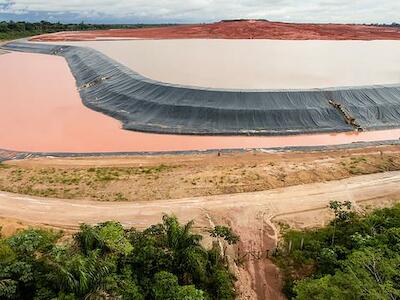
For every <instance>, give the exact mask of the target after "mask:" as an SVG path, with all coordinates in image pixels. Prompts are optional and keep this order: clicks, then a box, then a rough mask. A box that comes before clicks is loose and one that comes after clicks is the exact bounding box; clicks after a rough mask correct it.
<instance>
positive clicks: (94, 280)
mask: <svg viewBox="0 0 400 300" xmlns="http://www.w3.org/2000/svg"><path fill="white" fill-rule="evenodd" d="M45 261H46V264H47V265H48V267H49V273H48V275H47V279H48V280H49V281H50V282H53V284H54V285H55V286H56V287H57V290H59V291H60V292H64V293H74V294H75V295H76V296H79V297H82V299H93V297H94V296H96V295H102V294H105V293H106V291H105V280H106V278H107V276H108V275H110V274H111V273H112V265H111V263H110V262H107V261H105V260H104V259H102V258H101V257H100V255H99V251H91V252H89V253H88V254H87V255H86V256H84V255H81V254H72V253H71V251H66V250H64V249H61V250H60V251H56V253H54V254H53V255H49V256H47V257H46V258H45Z"/></svg>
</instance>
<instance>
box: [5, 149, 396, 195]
mask: <svg viewBox="0 0 400 300" xmlns="http://www.w3.org/2000/svg"><path fill="white" fill-rule="evenodd" d="M395 170H400V146H383V147H371V148H367V149H353V150H337V151H322V152H288V153H265V152H262V151H249V152H245V153H232V154H228V153H223V154H221V156H218V155H217V153H214V154H204V155H202V154H193V155H162V156H126V157H93V158H90V157H89V158H85V157H83V158H37V159H27V160H12V161H8V162H5V163H3V164H1V165H0V190H3V191H8V192H13V193H21V194H28V195H33V196H46V197H55V198H69V199H85V200H101V201H150V200H154V199H176V198H186V197H195V196H208V195H218V194H232V193H243V192H255V191H262V190H270V189H274V188H280V187H285V186H293V185H300V184H307V183H313V182H324V181H332V180H337V179H342V178H347V177H351V176H355V175H362V174H372V173H379V172H385V171H395Z"/></svg>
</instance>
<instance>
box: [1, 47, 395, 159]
mask: <svg viewBox="0 0 400 300" xmlns="http://www.w3.org/2000/svg"><path fill="white" fill-rule="evenodd" d="M0 70H1V72H0V113H1V117H0V148H4V149H12V150H21V151H52V152H53V151H54V152H109V151H178V150H205V149H223V148H268V147H283V146H311V145H335V144H344V143H351V142H356V141H374V140H389V139H398V138H399V137H400V129H398V130H387V131H376V132H364V133H360V134H356V133H341V134H318V135H303V136H285V137H216V136H213V137H207V136H180V135H158V134H147V133H139V132H133V131H125V130H122V129H121V125H120V123H119V122H118V121H116V120H115V119H113V118H110V117H107V116H105V115H103V114H100V113H97V112H95V111H92V110H90V109H88V108H86V107H85V106H83V104H82V102H81V99H80V97H79V94H78V91H77V89H76V86H75V81H74V78H73V76H72V74H71V72H70V71H69V68H68V65H67V63H66V61H65V60H64V59H63V58H61V57H57V56H48V55H40V54H27V53H9V54H4V55H1V56H0Z"/></svg>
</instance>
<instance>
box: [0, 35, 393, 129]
mask: <svg viewBox="0 0 400 300" xmlns="http://www.w3.org/2000/svg"><path fill="white" fill-rule="evenodd" d="M3 48H4V49H6V50H11V51H22V52H31V53H42V54H50V55H58V56H62V57H64V58H65V59H66V60H67V62H68V64H69V66H70V69H71V71H72V74H73V75H74V77H75V80H76V83H77V86H78V88H79V93H80V95H81V98H82V101H83V103H84V104H85V105H86V106H87V107H89V108H91V109H93V110H96V111H99V112H102V113H105V114H107V115H110V116H112V117H114V118H116V119H118V120H120V121H121V122H122V123H123V127H124V128H125V129H130V130H136V131H144V132H154V133H171V134H194V135H290V134H302V133H318V132H343V131H353V130H357V129H363V130H374V129H390V128H396V127H400V83H399V84H398V85H397V84H396V85H379V86H361V87H350V88H347V87H346V88H329V89H309V90H228V89H211V88H197V87H190V86H182V85H177V84H167V83H162V82H158V81H155V80H151V79H148V78H145V77H144V76H142V75H140V74H138V73H136V72H134V71H133V70H131V69H129V68H127V67H125V66H124V65H122V64H120V63H118V62H116V61H114V60H113V59H111V58H109V57H107V56H106V55H104V54H102V53H100V52H98V51H96V50H93V49H90V48H84V47H76V46H59V45H46V44H35V43H26V42H12V43H9V44H7V45H5V46H3Z"/></svg>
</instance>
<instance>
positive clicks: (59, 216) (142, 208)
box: [0, 171, 400, 299]
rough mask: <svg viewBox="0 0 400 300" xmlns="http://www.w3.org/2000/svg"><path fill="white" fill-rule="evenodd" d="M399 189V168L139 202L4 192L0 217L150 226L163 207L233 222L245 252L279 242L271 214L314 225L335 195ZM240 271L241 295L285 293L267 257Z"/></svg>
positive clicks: (366, 198)
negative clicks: (245, 190)
mask: <svg viewBox="0 0 400 300" xmlns="http://www.w3.org/2000/svg"><path fill="white" fill-rule="evenodd" d="M398 195H400V171H396V172H387V173H379V174H373V175H364V176H357V177H353V178H349V179H344V180H339V181H331V182H327V183H314V184H307V185H301V186H293V187H287V188H281V189H274V190H270V191H263V192H254V193H242V194H231V195H219V196H210V197H197V198H186V199H179V200H164V201H162V200H160V201H158V200H157V201H151V202H135V203H128V202H119V203H118V202H117V203H116V202H114V203H110V202H108V203H107V202H96V201H74V200H62V199H49V198H38V197H31V196H21V195H17V194H11V193H6V192H0V217H3V218H13V219H18V220H21V221H23V222H26V223H28V224H37V225H51V226H54V227H59V228H65V229H74V228H76V227H77V226H78V224H79V223H82V222H85V223H97V222H102V221H106V220H118V221H120V222H122V223H123V224H124V225H125V226H136V227H146V226H149V225H150V224H154V223H156V222H158V221H159V220H160V218H161V215H162V214H163V213H174V214H176V215H177V216H178V217H179V218H180V219H181V220H182V221H188V220H190V219H194V220H195V222H196V225H197V228H200V229H201V228H204V227H210V224H211V223H215V224H224V223H225V224H229V225H231V226H232V227H233V229H234V230H235V231H236V232H238V233H239V234H240V236H241V243H240V249H241V252H242V253H243V252H246V251H247V252H254V251H261V252H262V251H266V250H269V249H272V248H274V247H275V245H276V242H277V230H276V228H275V226H274V225H273V223H272V220H273V219H276V220H279V221H288V222H289V223H292V224H295V225H296V227H307V226H315V225H317V224H321V223H323V222H326V221H327V220H328V217H329V214H328V213H327V211H326V206H327V204H328V203H329V201H331V200H350V201H353V202H354V203H356V202H357V203H361V202H372V203H373V202H376V203H380V202H382V201H388V200H392V201H395V200H397V199H398V197H399V196H398ZM357 205H358V204H357ZM296 215H298V217H294V216H296ZM293 220H295V221H293ZM236 273H237V276H238V278H239V283H240V285H241V286H239V292H240V296H241V298H242V299H282V295H281V294H280V291H279V290H280V289H279V288H280V278H279V272H278V270H276V268H275V267H274V266H273V265H272V263H270V262H269V261H268V260H249V261H247V262H246V263H245V265H244V266H242V267H238V268H237V269H236Z"/></svg>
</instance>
